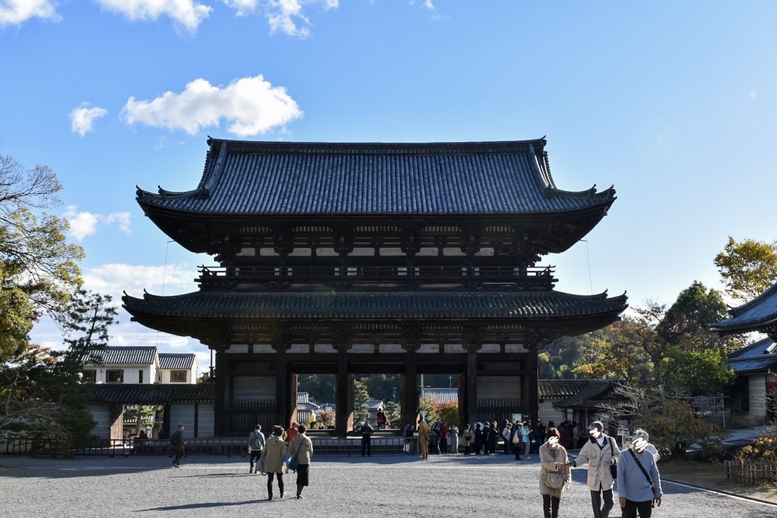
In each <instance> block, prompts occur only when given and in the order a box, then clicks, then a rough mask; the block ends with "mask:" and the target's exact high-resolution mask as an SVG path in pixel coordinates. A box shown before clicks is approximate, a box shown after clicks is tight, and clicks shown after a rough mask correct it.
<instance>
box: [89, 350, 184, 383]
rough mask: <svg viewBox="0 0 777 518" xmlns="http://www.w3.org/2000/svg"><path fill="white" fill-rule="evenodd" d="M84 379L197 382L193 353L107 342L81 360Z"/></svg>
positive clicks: (95, 380)
mask: <svg viewBox="0 0 777 518" xmlns="http://www.w3.org/2000/svg"><path fill="white" fill-rule="evenodd" d="M83 372H84V379H85V380H87V381H92V382H93V383H98V384H102V383H115V384H139V385H143V384H150V383H162V384H168V383H185V384H194V383H197V360H196V359H195V357H194V353H184V354H172V353H160V352H158V351H157V348H156V347H154V346H138V347H123V346H122V347H120V346H108V347H105V348H104V349H100V350H99V351H95V352H93V353H92V354H91V355H90V356H89V358H87V360H86V361H85V362H84V370H83Z"/></svg>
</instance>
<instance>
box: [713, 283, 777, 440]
mask: <svg viewBox="0 0 777 518" xmlns="http://www.w3.org/2000/svg"><path fill="white" fill-rule="evenodd" d="M729 313H730V314H731V317H730V318H727V319H725V320H721V321H720V322H717V323H715V324H713V325H712V326H710V328H711V329H712V330H713V331H716V332H718V333H719V334H720V335H721V336H725V335H731V334H746V333H753V332H758V333H764V334H766V335H767V337H768V338H765V339H763V340H759V341H757V342H755V343H754V344H751V345H749V346H747V347H744V348H742V349H740V350H739V351H735V352H733V353H731V354H730V355H729V357H728V363H729V365H730V366H731V368H732V369H734V371H735V372H736V373H737V378H736V381H735V385H734V389H733V390H732V392H731V399H730V405H731V409H732V415H731V419H732V421H733V422H732V423H731V424H732V425H733V426H753V425H763V424H766V423H768V422H770V421H771V420H772V419H774V418H775V404H774V398H775V397H777V374H775V373H776V372H777V350H776V348H775V344H774V342H775V340H777V283H775V284H773V285H772V286H771V287H770V288H769V289H767V290H766V291H764V292H763V293H762V294H760V295H759V296H757V297H756V298H754V299H753V300H751V301H750V302H747V303H745V304H743V305H741V306H738V307H736V308H731V309H730V310H729Z"/></svg>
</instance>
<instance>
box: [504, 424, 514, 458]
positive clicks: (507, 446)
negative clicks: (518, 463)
mask: <svg viewBox="0 0 777 518" xmlns="http://www.w3.org/2000/svg"><path fill="white" fill-rule="evenodd" d="M512 435H513V423H511V422H510V421H509V420H505V426H504V428H502V439H504V453H505V455H507V454H509V453H512V448H513V444H512V443H511V442H510V439H511V438H512Z"/></svg>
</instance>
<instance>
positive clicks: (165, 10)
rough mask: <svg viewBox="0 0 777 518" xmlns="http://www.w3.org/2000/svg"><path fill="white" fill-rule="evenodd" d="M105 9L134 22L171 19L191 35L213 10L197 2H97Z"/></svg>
mask: <svg viewBox="0 0 777 518" xmlns="http://www.w3.org/2000/svg"><path fill="white" fill-rule="evenodd" d="M97 3H98V4H99V5H100V6H101V7H103V8H104V9H106V10H108V11H111V12H114V13H118V14H121V15H124V16H126V17H127V18H129V19H130V20H132V21H136V20H141V21H145V20H157V19H159V18H160V17H162V16H167V17H169V18H171V19H172V20H173V21H174V22H175V23H177V24H179V25H180V26H182V27H184V28H186V29H187V30H188V31H189V32H190V33H194V32H196V31H197V28H198V27H199V26H200V23H202V21H203V20H204V19H205V18H207V17H208V15H210V12H211V10H212V8H211V7H208V6H206V5H203V4H199V3H197V2H196V1H195V0H97Z"/></svg>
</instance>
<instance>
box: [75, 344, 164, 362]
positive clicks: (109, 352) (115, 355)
mask: <svg viewBox="0 0 777 518" xmlns="http://www.w3.org/2000/svg"><path fill="white" fill-rule="evenodd" d="M156 357H157V351H156V347H154V346H142V347H125V346H107V347H104V348H101V349H99V350H95V351H94V352H92V353H90V354H89V356H88V357H87V359H86V360H85V361H84V363H102V364H105V365H153V364H154V363H155V362H156Z"/></svg>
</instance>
